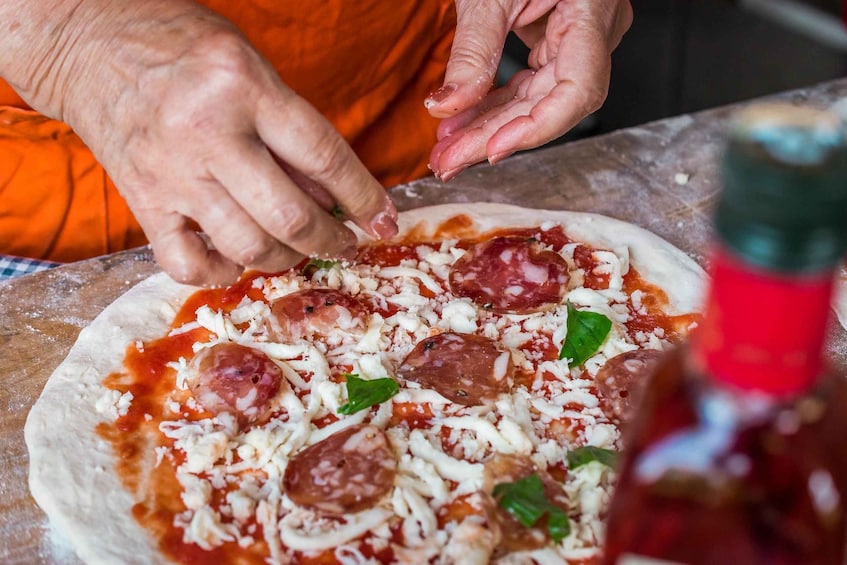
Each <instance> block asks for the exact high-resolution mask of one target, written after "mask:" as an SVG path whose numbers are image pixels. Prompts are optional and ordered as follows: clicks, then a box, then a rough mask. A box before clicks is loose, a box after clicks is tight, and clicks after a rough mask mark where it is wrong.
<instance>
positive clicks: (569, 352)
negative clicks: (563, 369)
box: [559, 302, 612, 367]
mask: <svg viewBox="0 0 847 565" xmlns="http://www.w3.org/2000/svg"><path fill="white" fill-rule="evenodd" d="M611 329H612V321H611V320H610V319H609V318H607V317H606V316H604V315H603V314H598V313H597V312H589V311H587V310H577V309H576V308H574V306H573V304H571V303H570V302H568V327H567V330H568V333H567V334H566V335H565V342H564V343H563V344H562V350H561V351H560V352H559V359H571V361H569V362H568V364H569V365H570V366H571V367H579V366H580V365H582V364H583V363H585V360H586V359H588V358H589V357H591V356H592V355H594V354H595V353H597V350H598V349H600V346H601V345H603V342H604V341H605V340H606V336H608V335H609V332H610V331H611Z"/></svg>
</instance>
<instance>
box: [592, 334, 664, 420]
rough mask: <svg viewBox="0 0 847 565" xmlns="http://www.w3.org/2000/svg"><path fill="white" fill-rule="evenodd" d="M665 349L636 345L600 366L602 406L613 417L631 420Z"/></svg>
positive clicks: (599, 382) (598, 381)
mask: <svg viewBox="0 0 847 565" xmlns="http://www.w3.org/2000/svg"><path fill="white" fill-rule="evenodd" d="M661 357H662V352H661V351H656V350H655V349H635V350H633V351H627V352H626V353H621V354H620V355H616V356H614V357H612V358H611V359H609V360H608V361H606V363H605V364H604V365H603V366H602V367H600V370H599V371H598V372H597V376H596V377H595V382H596V383H597V392H598V393H599V394H600V400H601V407H602V408H603V411H604V412H605V413H606V415H607V416H608V417H609V419H610V420H612V421H616V422H625V421H627V419H628V417H629V414H630V412H631V411H632V407H633V406H634V405H635V401H636V399H637V398H638V393H639V391H640V390H641V389H642V388H643V387H644V384H645V383H646V381H647V377H648V376H649V375H650V373H651V372H652V371H653V370H654V369H655V368H656V365H657V364H658V362H659V359H661Z"/></svg>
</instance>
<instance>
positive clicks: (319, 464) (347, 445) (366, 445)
mask: <svg viewBox="0 0 847 565" xmlns="http://www.w3.org/2000/svg"><path fill="white" fill-rule="evenodd" d="M396 472H397V460H396V459H395V458H394V452H393V451H392V450H391V446H389V445H388V439H387V438H386V436H385V433H383V431H382V430H381V429H379V428H378V427H376V426H373V425H370V424H357V425H355V426H350V427H349V428H346V429H344V430H341V431H340V432H336V433H334V434H332V435H331V436H329V437H328V438H326V439H324V440H322V441H319V442H318V443H316V444H314V445H310V446H309V447H307V448H305V449H304V450H302V451H301V452H299V453H298V454H296V455H295V456H294V457H293V458H292V459H291V460H290V461H289V462H288V466H287V467H286V468H285V475H283V478H282V488H283V490H284V491H285V493H286V494H287V495H288V498H290V499H291V500H292V501H294V503H295V504H299V505H300V506H306V507H309V508H315V509H317V510H322V511H324V512H326V513H328V514H334V515H340V514H346V513H349V512H361V511H362V510H366V509H368V508H371V507H372V506H373V505H374V504H376V503H377V502H378V501H379V499H381V498H382V497H383V496H385V495H386V494H388V492H389V491H390V490H391V488H392V487H393V486H394V475H395V474H396Z"/></svg>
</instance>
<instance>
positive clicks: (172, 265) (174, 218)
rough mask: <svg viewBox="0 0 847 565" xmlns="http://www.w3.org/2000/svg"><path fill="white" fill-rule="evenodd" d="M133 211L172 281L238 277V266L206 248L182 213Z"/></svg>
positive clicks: (222, 281) (225, 281)
mask: <svg viewBox="0 0 847 565" xmlns="http://www.w3.org/2000/svg"><path fill="white" fill-rule="evenodd" d="M135 213H136V218H137V219H138V222H139V223H140V224H141V227H142V228H143V229H144V233H145V234H146V235H147V238H148V239H149V240H150V246H151V247H152V248H153V254H154V255H155V257H156V261H157V262H158V263H159V265H160V266H161V267H162V269H163V270H164V271H165V272H166V273H168V274H169V275H170V276H171V278H173V279H174V280H175V281H177V282H181V283H183V284H195V285H204V286H226V285H229V284H232V283H233V282H235V281H236V280H237V279H238V276H239V275H240V274H241V272H242V270H243V269H242V267H241V266H239V265H236V264H235V263H233V262H232V261H230V260H229V259H227V258H226V257H224V256H223V255H222V254H221V253H220V252H219V251H217V250H215V249H210V248H209V247H208V246H207V245H206V242H205V241H203V238H202V237H200V235H198V234H197V233H196V232H195V231H193V230H192V229H190V228H189V221H188V219H187V218H186V217H185V216H182V215H181V214H178V213H176V212H169V213H161V212H157V211H153V210H143V211H139V210H136V212H135Z"/></svg>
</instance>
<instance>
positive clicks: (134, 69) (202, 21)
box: [0, 0, 397, 284]
mask: <svg viewBox="0 0 847 565" xmlns="http://www.w3.org/2000/svg"><path fill="white" fill-rule="evenodd" d="M31 1H32V0H26V1H25V2H21V7H20V9H22V10H27V9H29V8H28V7H27V6H26V5H25V4H26V2H31ZM13 3H14V1H13ZM37 4H41V5H46V4H51V3H45V2H41V3H37ZM64 4H70V2H65V3H64ZM74 4H78V7H77V9H76V10H75V11H72V13H71V14H70V15H69V16H68V18H67V19H66V21H64V22H62V26H56V27H53V29H57V28H58V29H61V30H62V31H61V34H62V35H61V36H60V37H57V38H56V39H55V42H54V43H52V44H51V43H46V44H44V43H43V38H41V37H40V36H39V41H35V42H33V44H37V45H39V46H41V45H42V44H43V45H46V47H45V48H44V49H43V51H42V52H41V53H39V55H43V57H33V59H36V63H41V64H42V66H41V67H40V68H39V69H38V70H37V71H32V69H31V68H30V69H28V70H29V71H30V72H29V73H26V72H22V73H19V74H18V76H31V77H32V79H31V80H27V81H18V85H17V86H18V87H19V91H21V92H22V94H24V97H25V98H29V100H30V102H31V103H32V104H33V105H34V106H35V107H36V108H38V109H40V110H42V111H43V112H45V113H47V114H48V115H52V116H54V117H57V118H60V119H64V120H65V121H66V122H68V123H69V124H70V125H72V126H73V127H74V129H75V130H76V131H77V132H78V133H79V134H80V136H81V137H82V138H83V140H84V141H85V142H86V143H87V144H88V146H89V147H90V148H91V150H92V151H93V152H94V154H95V156H96V157H97V158H98V160H99V161H100V162H101V164H102V165H103V166H104V167H105V169H106V171H107V172H108V173H109V175H110V176H111V177H112V179H113V180H114V182H115V184H116V185H117V186H118V188H119V190H120V191H121V193H122V194H123V196H124V197H125V198H126V200H127V202H128V204H129V205H130V208H131V209H132V210H133V212H134V214H135V216H136V218H137V219H138V221H139V222H140V224H141V225H142V227H143V228H144V230H145V233H146V234H147V236H148V238H149V239H150V242H151V244H152V247H153V250H154V252H155V255H156V258H157V260H158V261H159V263H160V265H161V266H162V268H163V269H164V270H165V271H167V272H168V273H169V274H170V275H171V276H172V277H174V278H175V279H176V280H178V281H181V282H186V283H198V284H227V283H231V282H233V281H234V279H235V278H236V277H237V276H238V274H240V273H241V272H242V270H243V268H244V267H248V268H254V269H258V270H262V271H275V270H279V269H282V268H286V267H289V266H291V265H293V264H295V263H296V262H297V261H299V260H300V259H301V258H302V256H303V255H316V256H321V257H349V256H351V255H352V254H353V253H354V252H355V244H356V237H355V235H354V233H353V232H352V231H351V230H350V229H349V228H348V227H346V226H344V225H343V224H342V223H341V222H340V221H338V220H337V219H336V218H335V217H333V214H332V212H331V210H332V209H333V207H334V206H336V205H337V206H339V207H340V209H341V210H342V211H343V212H344V214H345V215H346V216H347V217H348V218H350V219H351V220H353V221H354V222H355V223H356V224H357V225H359V226H360V227H361V228H362V229H363V230H364V231H366V232H368V233H370V234H371V235H373V236H376V237H380V236H382V237H388V236H391V235H393V234H394V233H395V232H396V223H395V221H396V218H397V215H396V210H395V209H394V207H393V205H392V203H391V201H390V200H389V199H388V197H387V195H386V194H385V191H384V190H383V188H382V187H381V186H380V185H379V183H378V182H377V181H376V180H375V179H374V178H373V177H372V176H371V175H370V174H369V173H368V171H367V170H366V168H365V167H364V165H363V164H362V163H361V162H360V161H359V160H358V159H357V157H356V156H355V154H354V153H353V151H352V149H351V148H350V147H349V146H348V145H347V144H346V142H345V141H344V140H343V139H342V137H341V136H340V135H339V134H338V133H337V132H336V131H335V130H334V129H333V128H332V126H331V125H330V124H329V122H327V121H326V120H325V119H324V118H323V117H322V116H321V115H320V114H319V113H318V112H317V110H315V109H314V108H313V107H312V106H311V105H309V104H308V103H307V102H306V101H305V100H303V99H302V98H300V97H299V96H297V95H296V94H295V93H294V92H293V91H291V89H289V88H288V87H287V86H285V85H284V84H283V83H282V82H281V80H280V79H279V77H278V76H277V74H276V72H275V71H274V69H273V68H271V66H270V65H269V64H268V63H267V62H266V61H265V60H264V59H263V58H262V57H261V56H260V55H259V54H258V53H257V52H256V51H255V49H253V48H252V46H251V45H250V44H249V43H248V42H247V40H246V38H244V36H243V35H241V33H240V32H239V31H238V30H237V29H236V28H235V27H234V26H233V25H231V24H230V23H229V22H227V21H226V20H224V19H223V18H220V17H219V16H217V15H216V14H214V13H213V12H211V11H209V10H206V9H205V8H202V7H200V6H199V5H197V4H195V3H194V2H190V1H185V0H182V1H180V0H146V1H145V2H132V1H117V2H116V1H114V0H82V1H81V2H74ZM0 12H2V10H0ZM41 17H43V18H49V14H47V13H44V14H42V15H41ZM33 33H36V32H33ZM42 35H43V32H42ZM21 56H22V55H21ZM44 63H46V65H45V64H44ZM7 67H8V66H7ZM11 74H13V75H14V74H15V73H14V72H12V73H11ZM13 78H14V77H13ZM195 224H196V225H199V227H200V228H202V229H203V230H204V231H205V232H206V234H207V235H208V237H209V239H210V240H211V242H212V243H213V244H214V249H210V248H209V247H207V245H206V243H205V241H204V239H203V238H201V236H200V235H198V234H197V233H196V232H195Z"/></svg>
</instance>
